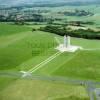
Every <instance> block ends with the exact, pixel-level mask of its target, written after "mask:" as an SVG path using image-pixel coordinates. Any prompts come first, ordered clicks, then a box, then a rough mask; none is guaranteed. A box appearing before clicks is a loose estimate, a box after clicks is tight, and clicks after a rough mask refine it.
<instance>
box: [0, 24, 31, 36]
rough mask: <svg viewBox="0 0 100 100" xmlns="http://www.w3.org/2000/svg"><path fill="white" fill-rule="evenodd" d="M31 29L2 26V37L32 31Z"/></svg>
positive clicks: (0, 32)
mask: <svg viewBox="0 0 100 100" xmlns="http://www.w3.org/2000/svg"><path fill="white" fill-rule="evenodd" d="M30 30H31V28H28V27H25V26H18V25H9V24H6V23H5V24H4V23H2V24H0V36H4V35H5V36H8V35H11V34H15V33H21V32H26V31H30Z"/></svg>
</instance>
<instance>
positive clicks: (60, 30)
mask: <svg viewBox="0 0 100 100" xmlns="http://www.w3.org/2000/svg"><path fill="white" fill-rule="evenodd" d="M40 30H41V31H46V32H51V33H55V34H58V35H61V36H64V35H69V36H72V37H79V38H86V39H100V34H99V33H100V31H97V32H95V31H94V30H91V29H87V30H83V29H78V30H72V29H69V28H66V27H65V26H62V27H61V26H51V25H49V26H46V27H41V28H40Z"/></svg>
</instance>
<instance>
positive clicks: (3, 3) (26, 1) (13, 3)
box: [0, 0, 100, 5]
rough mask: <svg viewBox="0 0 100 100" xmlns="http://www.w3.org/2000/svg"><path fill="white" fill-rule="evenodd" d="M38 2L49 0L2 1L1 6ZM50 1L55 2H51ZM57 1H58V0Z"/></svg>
mask: <svg viewBox="0 0 100 100" xmlns="http://www.w3.org/2000/svg"><path fill="white" fill-rule="evenodd" d="M36 1H43V2H45V1H47V0H0V4H1V5H18V4H23V3H33V2H36ZM49 1H51V2H52V1H55V0H49ZM56 1H57V0H56ZM58 1H66V2H68V1H72V2H77V1H80V2H86V1H89V2H91V1H100V0H58Z"/></svg>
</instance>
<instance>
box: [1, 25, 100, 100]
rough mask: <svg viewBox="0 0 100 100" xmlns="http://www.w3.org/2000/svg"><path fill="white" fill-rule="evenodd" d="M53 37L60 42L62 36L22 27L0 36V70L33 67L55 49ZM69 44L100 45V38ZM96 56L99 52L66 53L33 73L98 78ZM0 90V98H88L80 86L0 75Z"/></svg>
mask: <svg viewBox="0 0 100 100" xmlns="http://www.w3.org/2000/svg"><path fill="white" fill-rule="evenodd" d="M6 27H7V26H6ZM17 28H18V27H17ZM16 30H17V29H16ZM7 31H8V28H7V29H6V30H5V32H7ZM55 36H56V37H57V38H58V39H59V40H60V41H61V42H63V37H60V36H57V35H55V34H51V33H47V32H41V31H35V32H30V31H29V30H27V32H24V30H23V32H18V31H17V32H15V33H13V34H9V32H8V34H7V35H3V36H0V70H2V71H3V70H7V71H8V70H9V71H18V70H25V71H27V70H29V69H30V68H33V67H34V66H36V65H37V64H39V63H41V62H42V61H44V60H45V59H47V58H48V57H50V56H51V55H53V54H54V53H56V52H57V50H55V49H54V48H55V47H56V46H57V43H56V40H55V38H54V37H55ZM71 43H72V44H74V45H79V46H82V47H84V48H87V49H88V48H93V49H95V48H100V45H99V44H100V41H99V40H86V39H79V38H72V41H71ZM99 58H100V51H77V52H75V53H66V52H65V53H63V54H61V55H59V56H58V57H57V58H55V59H54V60H52V61H51V62H49V63H48V64H46V65H45V66H43V67H42V68H40V69H39V70H37V71H36V72H35V74H43V75H52V76H53V75H54V76H64V77H68V78H74V79H81V80H82V79H84V80H95V81H100V78H99V76H100V74H99V72H100V67H99V65H100V61H99ZM33 74H34V73H33ZM91 75H92V76H91ZM0 90H1V91H0V100H8V99H9V100H33V99H34V100H75V99H76V100H89V98H88V96H87V93H86V91H85V89H84V87H82V86H76V85H75V86H74V85H66V84H60V83H52V82H45V81H39V80H22V79H13V78H1V77H0ZM26 90H27V91H26Z"/></svg>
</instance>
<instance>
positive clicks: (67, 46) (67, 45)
mask: <svg viewBox="0 0 100 100" xmlns="http://www.w3.org/2000/svg"><path fill="white" fill-rule="evenodd" d="M56 49H57V50H59V51H60V52H75V51H77V50H79V49H82V47H80V46H74V45H71V39H70V36H66V35H65V36H64V43H63V44H59V46H57V47H56Z"/></svg>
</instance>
